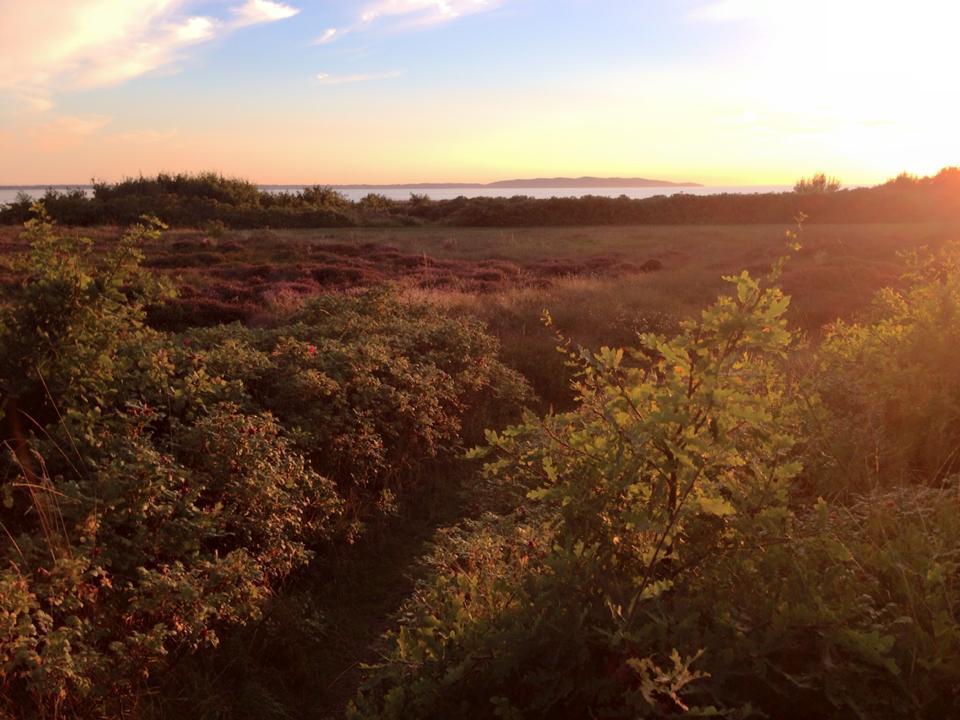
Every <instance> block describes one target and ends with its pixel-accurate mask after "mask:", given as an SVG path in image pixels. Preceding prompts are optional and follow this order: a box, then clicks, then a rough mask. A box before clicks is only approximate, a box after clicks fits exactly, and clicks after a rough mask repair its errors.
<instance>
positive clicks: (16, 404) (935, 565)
mask: <svg viewBox="0 0 960 720" xmlns="http://www.w3.org/2000/svg"><path fill="white" fill-rule="evenodd" d="M905 182H913V181H912V180H909V181H905ZM241 189H242V188H241ZM238 192H239V190H238ZM318 192H319V191H318ZM824 194H834V193H824ZM38 212H39V214H38V215H37V217H35V218H34V219H32V220H30V221H29V222H28V224H27V228H26V232H25V238H26V240H27V241H28V242H29V251H28V252H26V253H24V254H21V255H18V256H16V257H15V258H13V260H12V261H10V262H9V263H7V262H6V261H5V262H4V267H3V274H4V276H5V277H8V278H9V279H10V282H7V281H5V283H6V285H5V288H4V296H3V298H2V301H0V423H2V424H0V440H2V442H3V444H4V447H5V449H6V450H7V453H6V455H5V459H4V462H3V464H2V465H0V501H2V505H0V531H2V535H0V537H2V538H3V542H0V718H4V720H6V718H11V719H12V718H18V720H19V718H46V717H81V718H97V717H149V716H150V713H151V712H158V713H161V714H162V713H163V712H164V711H165V708H174V710H170V712H174V713H175V714H174V715H170V716H181V715H182V710H183V709H184V708H186V709H188V710H196V709H197V708H198V707H199V705H198V701H199V700H201V699H202V700H204V705H203V707H204V711H203V713H200V712H199V710H198V711H197V713H196V714H198V715H202V716H203V717H235V716H243V717H256V718H262V717H289V716H290V715H291V714H292V713H296V712H302V713H303V714H306V712H307V711H306V710H305V709H304V708H302V707H301V706H299V705H298V704H297V701H296V700H297V699H300V700H302V698H303V693H307V694H309V693H310V690H311V683H312V684H313V685H315V687H316V693H317V694H320V693H322V692H323V690H324V689H325V688H328V687H329V686H330V684H331V683H332V682H335V681H336V678H330V677H327V676H326V675H325V674H323V673H320V672H318V673H317V676H316V677H314V678H310V677H306V678H305V677H304V672H303V670H302V668H303V667H308V668H313V667H319V666H322V664H320V665H314V664H311V663H309V662H306V659H305V658H303V657H298V652H299V650H300V648H303V647H310V648H312V649H313V651H314V652H322V649H321V650H317V646H319V645H322V643H323V642H325V641H326V640H325V637H326V636H323V634H322V633H320V632H318V631H317V629H316V627H317V625H319V624H321V623H322V621H320V620H318V619H317V617H316V616H317V614H322V613H323V610H324V606H323V605H322V602H321V601H318V600H316V599H315V598H314V599H310V598H305V597H304V594H305V593H313V594H314V596H315V597H316V596H319V597H322V593H318V592H317V590H318V588H322V587H323V584H324V583H326V582H327V581H328V579H329V578H328V577H327V576H326V575H324V574H323V572H322V571H321V572H316V570H317V565H316V557H317V556H318V555H325V556H327V557H328V558H329V557H332V556H343V557H350V556H349V554H348V552H347V549H348V548H349V547H350V544H351V543H353V542H355V541H356V540H357V538H361V539H362V537H363V531H364V529H365V525H367V526H368V525H369V521H370V520H371V519H374V518H376V517H377V516H381V515H383V514H384V512H385V511H386V510H389V509H392V508H394V507H397V504H398V501H401V500H402V499H403V498H404V497H410V496H411V491H413V490H414V489H416V488H417V487H418V486H420V485H422V484H424V482H423V481H424V476H425V475H430V474H434V471H436V470H438V469H439V468H440V467H441V465H442V464H443V463H446V462H448V461H449V460H451V459H452V458H454V457H457V456H459V455H460V454H461V453H460V451H461V448H462V446H463V444H464V441H465V440H469V439H471V438H473V437H475V436H476V435H477V434H478V430H479V429H480V428H482V427H488V428H489V427H492V428H494V430H491V431H490V432H488V433H487V435H486V443H485V446H484V447H483V448H481V449H479V450H477V451H475V452H474V453H473V456H474V457H476V458H479V459H482V460H483V461H484V462H485V464H484V468H483V472H482V474H481V476H480V477H477V478H472V477H469V478H468V481H467V482H468V485H469V491H470V503H471V506H472V508H474V509H478V508H479V509H485V510H486V511H487V512H486V513H484V514H481V513H480V512H476V513H474V515H473V517H472V519H470V520H467V521H464V522H462V523H460V524H458V525H455V526H452V527H449V528H447V529H445V530H443V531H441V532H440V534H439V536H438V537H437V538H436V542H435V543H434V546H433V550H432V552H431V553H430V554H429V555H428V556H427V557H426V558H425V559H424V567H423V568H422V569H421V570H420V571H419V572H420V573H421V575H422V577H423V578H424V579H423V580H422V581H421V582H420V583H419V584H418V585H417V586H416V589H415V592H414V593H413V595H412V596H411V597H410V598H409V600H408V601H407V602H406V604H405V605H404V606H403V607H402V608H400V610H399V613H398V615H397V618H396V623H395V625H396V626H397V628H396V631H395V632H393V633H391V634H390V635H389V636H388V638H387V641H386V642H387V645H385V646H384V647H383V655H382V660H381V661H380V662H379V663H378V664H377V666H375V667H373V668H370V670H369V672H368V674H367V680H366V682H365V684H364V685H363V688H362V690H361V692H360V694H359V695H358V696H357V697H356V699H355V701H354V703H353V705H352V706H351V707H350V709H349V714H350V715H351V716H352V717H354V718H370V719H371V720H372V719H373V718H424V719H426V718H437V719H438V720H439V719H440V718H444V719H445V718H450V717H469V718H554V717H607V718H656V717H663V716H683V715H687V716H690V717H707V716H719V717H730V718H753V717H757V718H761V717H770V718H778V719H784V720H793V719H794V718H796V720H801V719H803V720H806V719H807V718H829V719H836V720H840V719H841V718H844V719H845V718H849V717H860V718H871V720H872V719H880V720H886V719H887V718H904V719H911V720H912V719H920V720H926V719H928V718H929V719H931V720H932V719H934V718H936V719H937V720H940V718H949V717H955V716H957V715H958V714H960V515H958V514H957V512H956V510H957V507H958V506H960V460H958V457H960V451H958V448H960V372H958V370H957V363H956V362H955V355H956V348H957V344H958V342H960V250H958V249H957V248H955V247H948V248H946V249H944V250H943V251H942V252H940V253H939V254H937V255H929V254H927V255H918V256H915V257H912V258H909V259H908V267H909V270H908V273H907V275H906V276H905V278H904V279H903V282H902V283H901V284H900V285H899V286H898V289H895V290H894V289H890V290H885V291H883V292H881V293H880V294H879V295H878V296H877V298H876V302H875V303H874V305H873V307H872V308H871V310H870V312H868V313H867V314H865V315H864V316H863V317H861V318H859V319H858V320H857V321H848V322H837V323H834V324H833V325H831V326H830V327H829V328H828V330H827V331H826V334H825V338H824V340H823V342H822V343H821V344H819V345H818V346H816V347H810V346H807V345H805V344H804V343H803V342H802V341H801V339H800V338H798V337H796V336H795V335H794V333H793V332H792V331H791V329H790V328H789V327H788V324H787V321H786V317H787V315H786V313H787V310H788V307H789V298H788V297H787V296H785V295H784V293H783V292H782V291H781V289H780V288H779V276H780V270H781V266H782V263H778V264H777V265H775V267H774V268H773V270H772V271H771V272H770V273H769V274H768V275H766V276H764V277H762V278H760V279H755V278H753V277H752V276H751V275H750V274H748V273H747V272H743V273H741V274H739V275H736V276H732V277H729V278H727V280H728V281H729V283H730V285H731V289H730V292H729V293H727V294H724V295H722V296H721V297H720V298H719V299H718V300H717V301H716V302H715V303H714V304H713V305H711V306H710V307H708V308H707V309H705V310H704V311H703V312H702V313H700V314H699V315H698V316H696V317H694V318H692V319H689V320H686V321H684V322H682V323H679V325H678V326H676V327H678V328H679V329H678V331H677V332H676V333H675V334H672V335H668V334H664V333H663V332H657V333H644V334H642V335H640V336H639V337H638V339H637V342H636V343H635V345H633V346H632V347H625V348H621V349H615V348H603V349H600V350H599V351H596V352H593V351H589V350H585V349H580V348H575V347H573V346H572V345H571V344H570V343H564V342H563V338H560V340H561V346H562V347H563V349H564V352H565V353H566V359H567V360H568V361H569V363H570V364H571V365H572V366H573V367H574V368H576V369H577V376H576V377H577V380H576V383H575V391H576V395H577V400H576V403H575V404H574V405H573V407H572V408H571V409H569V410H568V411H566V412H559V413H555V412H550V413H548V414H546V415H545V416H544V417H537V416H535V415H533V414H531V413H527V414H526V415H525V416H523V417H522V420H521V421H520V422H519V424H515V425H507V423H508V422H516V417H514V413H515V411H516V410H517V408H518V405H519V404H521V403H522V402H523V401H524V399H525V398H526V396H527V390H526V384H525V382H524V381H523V379H522V378H521V377H519V376H518V375H517V374H516V373H515V372H513V371H511V370H510V369H509V368H507V367H505V366H504V365H503V364H502V363H501V362H500V361H499V360H498V358H497V356H498V347H497V345H496V343H495V342H494V341H493V340H492V339H491V338H490V337H489V336H488V335H487V332H486V330H485V329H484V327H482V326H481V325H480V324H479V323H477V322H474V321H471V320H468V319H451V318H449V317H446V316H444V315H442V314H438V313H437V311H436V308H427V307H423V306H419V305H416V304H410V303H408V302H401V301H399V300H398V299H397V298H396V297H395V296H394V295H393V294H392V293H391V292H390V291H388V290H379V289H378V290H367V291H364V292H356V293H345V294H341V295H330V296H325V297H320V298H315V299H313V300H311V301H308V302H307V303H306V304H304V305H303V306H302V307H299V306H298V308H297V309H296V310H290V311H288V312H287V313H286V314H284V315H279V316H276V317H274V318H273V321H272V322H271V323H270V324H268V325H264V326H259V327H254V326H245V325H241V324H231V325H216V326H212V327H206V328H188V329H183V330H161V329H158V328H156V327H151V326H150V325H149V323H148V322H147V318H148V309H149V308H151V307H156V306H157V304H158V303H160V302H161V301H163V300H164V299H166V298H168V297H169V295H170V292H171V291H170V289H169V288H168V287H167V286H166V285H165V284H164V283H163V282H161V281H159V280H158V279H157V276H156V275H153V274H150V273H148V272H147V271H145V270H144V269H143V268H142V266H141V259H142V255H141V251H140V246H141V245H142V244H143V243H144V242H145V241H150V242H156V240H157V237H156V236H157V233H158V232H159V231H160V225H159V224H158V223H157V222H156V221H154V220H148V219H143V220H142V221H141V222H140V223H138V224H137V225H135V226H133V227H132V228H131V229H130V230H129V231H128V232H127V233H126V234H125V235H124V237H123V238H122V239H121V240H120V241H119V242H118V243H115V244H113V245H112V247H110V249H109V252H107V253H105V254H104V253H103V252H101V251H102V250H103V248H99V249H97V248H95V247H94V246H93V245H92V244H91V243H89V242H87V241H85V240H83V239H81V238H78V237H77V236H76V234H75V233H68V234H61V233H60V232H58V231H57V229H56V227H55V226H54V225H53V224H52V223H51V222H50V219H49V217H48V216H46V215H45V214H43V212H42V211H39V210H38ZM671 327H674V326H673V325H671ZM505 425H506V428H505V429H501V430H499V431H497V430H496V428H503V427H504V426H505ZM458 517H462V515H458ZM368 536H369V534H368ZM311 562H313V563H314V565H313V569H314V571H315V572H314V573H313V577H311V578H310V582H303V583H302V584H300V585H299V586H297V592H295V593H291V595H290V596H284V595H283V592H282V591H283V590H284V589H287V590H289V588H290V587H291V586H294V585H297V583H296V581H297V580H306V579H307V577H306V576H307V572H306V569H307V568H310V567H311V566H310V563H311ZM322 567H323V566H321V570H322ZM326 567H330V566H329V565H328V566H326ZM394 570H395V574H400V572H402V571H406V566H404V567H403V568H402V569H401V570H397V569H394ZM366 571H367V566H361V567H359V568H354V572H356V573H357V574H358V575H362V574H364V573H365V572H366ZM374 580H375V579H374ZM374 580H372V579H370V578H363V580H362V581H361V582H354V583H352V584H350V586H349V588H348V590H347V597H345V598H341V600H342V602H343V603H344V604H346V605H348V606H349V605H350V604H351V603H353V604H357V605H360V604H362V603H363V602H364V600H365V597H364V593H365V591H366V590H367V589H368V588H369V587H370V584H371V583H372V582H374ZM285 584H286V587H285ZM265 608H269V609H270V610H272V611H273V617H272V618H271V621H270V622H266V623H264V624H263V625H258V626H256V628H257V630H259V631H260V632H259V634H260V635H261V636H262V635H266V634H270V635H272V637H271V638H270V641H271V643H270V645H269V646H270V647H271V648H272V650H273V651H274V652H275V653H276V657H277V658H279V660H277V661H276V662H277V664H276V665H274V666H271V667H270V669H269V670H270V672H269V673H268V672H264V669H265V663H266V661H265V660H264V659H263V658H261V657H259V656H258V654H257V649H258V648H262V647H264V640H263V638H262V637H261V638H260V639H259V640H257V639H256V638H254V637H252V636H253V635H255V634H257V633H256V631H255V630H251V632H250V633H249V634H244V633H242V632H238V631H237V628H238V627H239V626H243V625H244V624H253V623H256V622H257V621H258V620H259V619H261V618H262V616H263V614H264V612H265ZM298 636H304V637H306V638H308V641H307V642H302V643H301V642H299V641H297V642H294V641H293V640H292V639H293V638H297V637H298ZM221 640H224V642H223V645H222V646H221V647H220V650H219V651H218V652H216V653H215V652H214V646H218V645H220V643H221ZM281 645H289V646H290V648H287V652H280V651H279V650H278V646H281ZM208 660H209V662H207V661H208ZM284 663H286V664H284ZM171 670H176V671H177V672H175V673H171V672H169V671H171ZM348 671H349V668H348ZM191 674H192V675H193V678H192V679H194V680H195V682H194V683H193V684H192V685H191ZM284 674H286V675H287V676H289V675H295V676H296V681H295V683H291V684H295V685H296V686H297V690H296V693H299V694H294V693H292V692H291V691H290V690H289V688H288V687H287V685H286V684H285V682H284V679H285V678H284ZM341 674H342V672H341ZM164 675H165V676H166V677H168V678H170V680H169V682H168V683H161V682H159V681H158V679H159V678H161V677H162V676H164ZM266 675H269V677H270V682H266V681H264V682H249V683H247V684H245V685H242V686H241V685H240V684H237V685H231V684H230V679H232V678H243V679H244V680H250V678H252V677H253V678H255V679H257V678H259V676H266ZM224 677H226V678H228V680H227V681H224V680H222V678H224ZM278 677H279V678H280V679H279V680H278V679H277V678H278ZM224 684H226V685H228V686H229V687H228V688H227V690H226V693H225V692H224ZM184 685H191V687H188V688H183V686H184ZM268 686H269V687H268ZM250 688H253V690H250ZM210 689H217V690H218V691H219V693H220V694H219V695H218V694H211V693H210V692H209V691H210ZM235 689H236V690H238V693H237V695H236V697H233V696H232V695H231V696H229V697H227V696H226V695H228V694H229V693H230V691H233V690H235ZM241 689H243V690H246V691H247V692H250V693H251V694H250V695H246V694H243V693H241V692H239V690H241ZM161 690H162V692H166V693H171V695H170V696H164V695H162V694H161ZM285 692H287V693H290V694H289V695H286V696H285V695H283V693H285ZM173 694H175V695H176V696H175V697H174V696H173ZM211 697H212V698H213V700H212V701H211V699H210V698H211ZM300 705H302V702H301V703H300Z"/></svg>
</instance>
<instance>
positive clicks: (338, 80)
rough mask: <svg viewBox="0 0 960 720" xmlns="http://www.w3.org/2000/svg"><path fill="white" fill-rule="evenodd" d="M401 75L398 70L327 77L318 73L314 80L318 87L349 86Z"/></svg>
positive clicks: (325, 74)
mask: <svg viewBox="0 0 960 720" xmlns="http://www.w3.org/2000/svg"><path fill="white" fill-rule="evenodd" d="M401 75H402V73H401V72H400V71H399V70H394V71H391V72H385V73H360V74H356V75H328V74H327V73H320V74H319V75H317V77H316V80H317V83H319V84H320V85H349V84H351V83H361V82H371V81H373V80H391V79H393V78H398V77H400V76H401Z"/></svg>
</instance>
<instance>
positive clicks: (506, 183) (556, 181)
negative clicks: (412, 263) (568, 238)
mask: <svg viewBox="0 0 960 720" xmlns="http://www.w3.org/2000/svg"><path fill="white" fill-rule="evenodd" d="M331 187H333V188H334V189H337V190H390V189H396V188H403V189H410V190H431V189H434V188H621V187H622V188H638V187H703V185H701V184H700V183H695V182H669V181H667V180H651V179H649V178H617V177H608V178H600V177H579V178H567V177H556V178H531V179H526V180H498V181H496V182H491V183H439V182H436V183H394V184H384V185H369V184H361V185H331Z"/></svg>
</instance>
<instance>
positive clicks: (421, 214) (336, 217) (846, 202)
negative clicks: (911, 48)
mask: <svg viewBox="0 0 960 720" xmlns="http://www.w3.org/2000/svg"><path fill="white" fill-rule="evenodd" d="M958 177H960V173H958V171H957V168H945V169H944V170H942V171H940V172H939V173H938V174H937V175H934V176H931V177H925V178H913V177H910V176H900V177H899V178H897V179H896V180H893V181H890V182H888V183H885V184H883V185H878V186H876V187H870V188H853V189H844V190H837V191H835V192H806V191H803V192H780V193H751V194H745V193H723V194H712V195H694V194H690V193H677V194H674V195H669V196H668V195H659V196H655V197H650V198H644V199H631V198H629V197H627V196H626V195H623V196H620V197H616V198H614V197H605V196H585V197H552V198H545V199H544V198H539V199H538V198H532V197H528V196H519V195H518V196H514V197H472V198H468V197H458V198H455V199H452V200H430V199H429V198H428V197H427V196H425V195H417V194H414V195H411V197H410V198H409V199H408V200H389V199H387V198H385V197H383V196H382V195H368V196H366V197H365V198H363V199H361V200H360V201H357V202H352V201H350V200H348V199H347V198H345V197H344V196H343V195H342V194H341V193H339V192H337V191H335V190H333V189H331V188H328V187H321V186H314V187H308V188H304V189H303V190H302V191H300V192H296V193H290V192H270V191H265V190H260V189H259V188H258V187H257V186H256V185H255V184H253V183H250V182H247V181H244V180H237V179H231V178H224V177H222V176H220V175H217V174H215V173H201V174H199V175H189V174H178V175H167V174H160V175H158V176H157V177H156V178H142V177H141V178H131V179H127V180H124V181H122V182H119V183H116V184H108V183H97V184H95V185H94V188H93V194H92V197H85V196H84V194H83V193H82V192H67V193H62V192H57V191H49V192H48V193H47V194H46V196H45V198H44V201H45V203H46V205H47V207H48V210H49V211H50V213H51V214H52V216H53V217H54V218H55V219H57V220H58V221H59V222H62V223H68V224H77V225H90V224H121V225H122V224H126V223H129V222H133V221H135V220H136V218H137V217H139V216H140V215H141V214H142V213H151V214H155V215H156V216H157V217H159V218H160V219H162V220H163V221H165V222H167V223H169V224H171V225H177V226H184V227H200V226H203V225H205V224H208V223H210V222H221V223H223V224H224V225H225V226H227V227H232V228H263V227H272V228H309V227H350V226H373V227H381V226H403V225H416V224H424V223H434V224H443V225H457V226H478V227H517V226H554V225H569V226H577V225H644V224H724V223H738V224H747V223H790V222H792V221H793V219H794V218H795V217H796V216H797V215H798V214H800V213H805V214H806V215H807V216H808V217H810V219H811V220H812V221H814V222H839V223H849V222H919V221H929V220H947V219H956V218H957V212H958V206H957V203H956V192H957V188H958V186H960V181H958ZM824 182H827V181H826V180H824ZM29 212H30V200H29V199H28V198H25V199H22V200H18V201H17V202H14V203H12V204H10V205H9V206H7V207H0V223H8V224H10V223H20V222H23V221H25V220H26V219H27V218H28V217H29Z"/></svg>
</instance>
